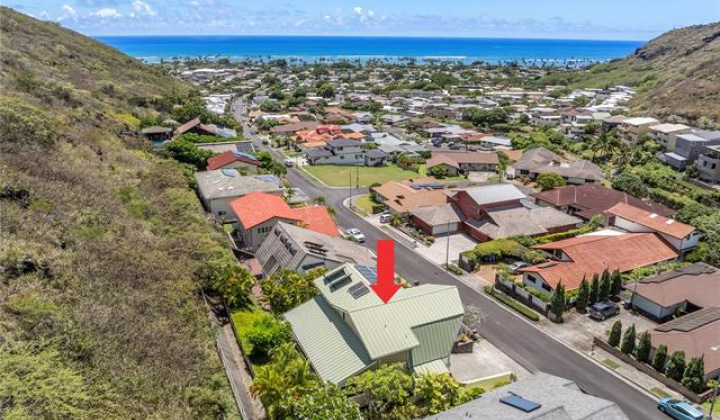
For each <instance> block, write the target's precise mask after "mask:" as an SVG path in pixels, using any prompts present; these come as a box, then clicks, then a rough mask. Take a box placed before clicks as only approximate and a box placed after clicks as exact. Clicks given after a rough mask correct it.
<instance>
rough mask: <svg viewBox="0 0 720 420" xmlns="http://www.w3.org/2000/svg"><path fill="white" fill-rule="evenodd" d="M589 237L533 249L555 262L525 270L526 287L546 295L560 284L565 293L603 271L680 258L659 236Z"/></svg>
mask: <svg viewBox="0 0 720 420" xmlns="http://www.w3.org/2000/svg"><path fill="white" fill-rule="evenodd" d="M605 233H606V234H589V235H583V236H578V237H575V238H571V239H566V240H563V241H558V242H553V243H549V244H544V245H537V246H534V247H533V248H536V249H541V250H544V251H547V252H549V253H550V254H552V256H553V260H552V261H551V262H548V263H544V264H539V265H534V266H531V267H527V268H524V269H522V270H521V271H522V272H523V283H524V284H525V285H527V286H532V287H534V288H536V289H537V290H540V291H543V292H546V293H548V292H551V291H553V290H554V289H555V288H556V287H557V285H558V284H559V283H561V282H562V284H563V285H564V286H565V288H566V290H574V289H577V288H578V287H579V286H580V283H581V282H582V279H583V278H586V279H588V281H590V280H591V279H592V277H593V275H595V274H597V275H601V274H602V272H603V271H605V270H608V271H615V270H618V271H620V272H621V273H624V272H628V271H631V270H634V269H636V268H640V267H646V266H650V265H654V264H658V263H661V262H665V261H672V260H675V259H677V258H678V256H679V254H678V252H677V251H676V250H675V249H674V248H673V247H672V246H671V245H670V244H669V243H667V242H666V241H665V240H664V239H663V238H662V237H661V236H660V235H658V234H656V233H619V232H614V233H609V232H607V231H606V232H605Z"/></svg>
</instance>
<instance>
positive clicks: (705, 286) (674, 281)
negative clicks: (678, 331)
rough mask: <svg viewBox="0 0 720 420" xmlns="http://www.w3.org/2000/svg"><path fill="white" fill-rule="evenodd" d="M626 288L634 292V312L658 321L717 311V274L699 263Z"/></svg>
mask: <svg viewBox="0 0 720 420" xmlns="http://www.w3.org/2000/svg"><path fill="white" fill-rule="evenodd" d="M625 288H626V289H629V290H632V291H633V295H632V300H631V302H632V306H633V308H635V309H636V310H638V311H640V312H642V313H643V314H646V315H648V316H650V317H651V318H653V319H655V320H658V321H664V320H667V319H669V318H671V317H672V316H674V315H675V314H676V313H677V312H678V311H681V312H683V313H690V312H695V311H697V310H699V309H702V308H720V270H719V269H717V268H715V267H713V266H711V265H708V264H705V263H702V262H700V263H695V264H693V265H690V266H687V267H682V268H677V269H673V270H668V271H665V272H663V273H660V274H656V275H654V276H649V277H646V278H644V279H642V280H640V281H639V282H637V283H633V284H627V285H625Z"/></svg>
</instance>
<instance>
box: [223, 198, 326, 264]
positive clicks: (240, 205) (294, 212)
mask: <svg viewBox="0 0 720 420" xmlns="http://www.w3.org/2000/svg"><path fill="white" fill-rule="evenodd" d="M230 207H231V208H232V211H233V213H235V216H236V217H237V220H238V223H237V226H236V227H237V232H238V237H239V238H240V239H241V241H242V244H243V246H244V247H245V248H247V249H251V250H252V252H255V251H257V249H258V248H259V247H260V244H262V242H263V241H264V240H265V238H266V237H267V235H268V234H269V233H270V232H272V230H273V227H275V225H276V224H277V222H278V221H283V222H285V223H290V224H293V225H301V226H303V227H305V228H307V229H309V230H313V231H316V232H320V233H324V234H326V235H333V236H338V235H339V232H338V228H337V226H336V225H335V222H334V221H333V220H332V217H330V214H329V213H328V211H327V209H326V208H325V207H322V206H311V207H300V208H295V209H294V208H291V207H290V206H289V205H288V204H287V203H286V202H285V200H283V199H282V198H281V197H278V196H276V195H271V194H265V193H258V192H256V193H251V194H248V195H246V196H244V197H240V198H238V199H237V200H234V201H233V202H232V203H230Z"/></svg>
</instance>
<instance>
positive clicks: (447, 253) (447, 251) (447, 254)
mask: <svg viewBox="0 0 720 420" xmlns="http://www.w3.org/2000/svg"><path fill="white" fill-rule="evenodd" d="M450 220H451V218H450V216H448V223H447V227H448V229H449V228H450ZM445 233H446V234H447V244H446V245H445V269H446V270H447V271H450V232H449V231H448V232H445Z"/></svg>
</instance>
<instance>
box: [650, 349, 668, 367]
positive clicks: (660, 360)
mask: <svg viewBox="0 0 720 420" xmlns="http://www.w3.org/2000/svg"><path fill="white" fill-rule="evenodd" d="M666 361H667V346H666V345H665V344H660V345H659V346H658V348H657V349H655V357H654V358H653V362H652V366H653V368H654V369H655V370H657V371H658V372H663V371H664V370H665V362H666Z"/></svg>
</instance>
